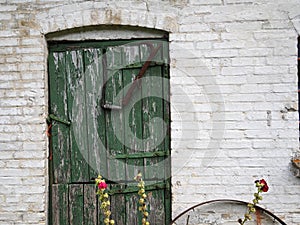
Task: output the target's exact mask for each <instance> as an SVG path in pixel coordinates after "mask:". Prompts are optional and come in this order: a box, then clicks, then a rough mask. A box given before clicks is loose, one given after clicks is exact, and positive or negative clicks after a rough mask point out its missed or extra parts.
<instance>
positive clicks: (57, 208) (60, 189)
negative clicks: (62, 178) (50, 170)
mask: <svg viewBox="0 0 300 225" xmlns="http://www.w3.org/2000/svg"><path fill="white" fill-rule="evenodd" d="M68 211H69V208H68V185H67V184H53V185H52V218H51V219H52V224H55V225H67V224H69V218H68Z"/></svg>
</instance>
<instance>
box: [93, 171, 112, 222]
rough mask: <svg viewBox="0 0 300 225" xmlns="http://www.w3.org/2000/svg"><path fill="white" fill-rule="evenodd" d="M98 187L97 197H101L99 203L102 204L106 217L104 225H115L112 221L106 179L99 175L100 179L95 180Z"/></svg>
mask: <svg viewBox="0 0 300 225" xmlns="http://www.w3.org/2000/svg"><path fill="white" fill-rule="evenodd" d="M95 182H96V185H97V187H98V191H97V195H99V201H100V202H101V207H100V208H101V209H102V212H103V215H104V224H105V225H109V224H111V225H113V224H115V221H114V220H112V219H110V215H111V211H110V210H109V206H110V201H109V199H108V193H107V190H106V189H107V184H106V182H105V180H104V179H102V177H101V176H100V175H99V176H98V178H96V179H95Z"/></svg>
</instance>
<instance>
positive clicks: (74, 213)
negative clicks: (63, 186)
mask: <svg viewBox="0 0 300 225" xmlns="http://www.w3.org/2000/svg"><path fill="white" fill-rule="evenodd" d="M83 202H84V199H83V184H71V185H69V214H70V223H69V224H70V225H83V224H84V223H83V221H84V218H83V216H84V211H83V209H84V205H83Z"/></svg>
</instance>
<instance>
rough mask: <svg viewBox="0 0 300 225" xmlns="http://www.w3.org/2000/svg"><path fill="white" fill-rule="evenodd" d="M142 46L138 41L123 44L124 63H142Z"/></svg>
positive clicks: (126, 64)
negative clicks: (140, 46)
mask: <svg viewBox="0 0 300 225" xmlns="http://www.w3.org/2000/svg"><path fill="white" fill-rule="evenodd" d="M140 61H141V58H140V48H139V45H138V43H136V44H135V43H133V44H132V43H131V44H126V45H124V46H123V65H124V66H130V65H133V64H136V63H140Z"/></svg>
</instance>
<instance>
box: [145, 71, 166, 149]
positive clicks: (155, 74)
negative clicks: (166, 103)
mask: <svg viewBox="0 0 300 225" xmlns="http://www.w3.org/2000/svg"><path fill="white" fill-rule="evenodd" d="M142 90H143V96H145V98H144V99H143V108H142V112H143V139H144V140H145V141H144V150H145V151H157V150H164V137H165V134H164V120H163V119H164V112H163V97H164V96H163V79H162V74H161V67H160V66H156V67H150V68H148V71H147V73H146V74H145V79H143V85H142ZM154 121H157V122H154Z"/></svg>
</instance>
